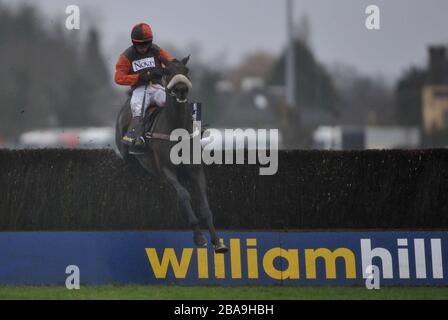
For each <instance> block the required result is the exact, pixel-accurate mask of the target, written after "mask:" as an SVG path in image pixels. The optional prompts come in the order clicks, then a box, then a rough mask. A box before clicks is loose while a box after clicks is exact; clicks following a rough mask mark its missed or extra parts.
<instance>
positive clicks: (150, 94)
mask: <svg viewBox="0 0 448 320" xmlns="http://www.w3.org/2000/svg"><path fill="white" fill-rule="evenodd" d="M144 95H145V86H139V87H137V88H135V90H134V91H133V92H132V97H131V111H132V116H133V117H138V116H141V114H142V108H143V96H144ZM165 101H166V94H165V88H164V87H163V86H161V85H160V84H152V85H148V88H147V89H146V98H145V106H144V108H145V109H144V111H143V114H144V112H145V111H146V109H147V108H148V106H149V105H157V106H158V107H163V106H164V105H165Z"/></svg>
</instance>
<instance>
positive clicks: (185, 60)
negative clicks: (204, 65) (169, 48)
mask: <svg viewBox="0 0 448 320" xmlns="http://www.w3.org/2000/svg"><path fill="white" fill-rule="evenodd" d="M188 60H190V55H188V56H186V57H185V58H183V59H182V63H183V64H184V65H186V64H187V63H188Z"/></svg>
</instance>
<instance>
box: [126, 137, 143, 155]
mask: <svg viewBox="0 0 448 320" xmlns="http://www.w3.org/2000/svg"><path fill="white" fill-rule="evenodd" d="M137 141H140V142H141V143H142V144H141V145H136V142H137ZM146 151H147V150H146V142H145V139H144V138H143V137H139V138H137V139H136V140H135V142H134V143H133V144H132V146H130V147H129V154H145V153H146Z"/></svg>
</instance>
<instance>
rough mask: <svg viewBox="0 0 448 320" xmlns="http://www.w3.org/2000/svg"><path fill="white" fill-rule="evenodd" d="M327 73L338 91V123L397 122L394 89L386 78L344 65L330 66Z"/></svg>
mask: <svg viewBox="0 0 448 320" xmlns="http://www.w3.org/2000/svg"><path fill="white" fill-rule="evenodd" d="M330 74H331V76H332V78H333V80H334V83H335V84H336V88H337V90H338V93H339V99H338V101H337V103H336V110H337V113H338V115H339V117H338V119H337V123H338V124H340V125H393V124H396V119H395V113H396V111H395V109H396V107H395V102H394V91H393V87H392V86H391V85H389V84H388V82H387V81H385V79H383V78H382V77H380V76H377V77H372V76H366V75H364V74H360V73H359V72H358V71H357V70H356V69H355V68H354V67H352V66H347V65H344V64H337V65H335V66H332V68H331V69H330Z"/></svg>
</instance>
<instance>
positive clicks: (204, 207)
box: [188, 166, 228, 253]
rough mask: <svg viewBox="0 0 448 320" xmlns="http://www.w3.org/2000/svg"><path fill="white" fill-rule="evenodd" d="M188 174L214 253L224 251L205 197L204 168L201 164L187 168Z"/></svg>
mask: <svg viewBox="0 0 448 320" xmlns="http://www.w3.org/2000/svg"><path fill="white" fill-rule="evenodd" d="M188 175H189V177H190V179H191V180H192V182H193V186H194V189H195V192H196V194H197V197H198V198H199V213H200V216H201V218H202V219H204V220H205V222H206V223H207V228H208V230H209V232H210V237H211V240H212V243H213V246H214V249H215V252H216V253H226V252H227V251H228V248H227V246H226V245H225V244H223V243H221V242H220V240H219V238H218V236H217V234H216V229H215V225H214V223H213V213H212V210H211V209H210V205H209V203H208V197H207V181H206V179H205V174H204V169H203V167H202V166H199V167H195V168H194V169H192V170H188Z"/></svg>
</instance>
